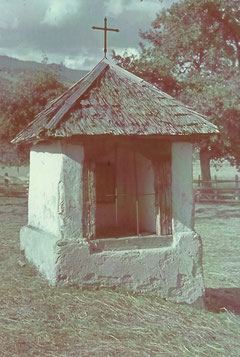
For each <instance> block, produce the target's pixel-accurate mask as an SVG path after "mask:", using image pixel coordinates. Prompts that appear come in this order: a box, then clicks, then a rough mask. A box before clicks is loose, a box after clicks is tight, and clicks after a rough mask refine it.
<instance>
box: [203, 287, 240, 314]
mask: <svg viewBox="0 0 240 357" xmlns="http://www.w3.org/2000/svg"><path fill="white" fill-rule="evenodd" d="M204 303H205V307H206V309H207V310H208V311H210V312H215V313H220V312H225V311H226V310H228V311H231V312H233V313H234V314H236V315H240V288H219V289H213V288H207V289H206V290H205V296H204Z"/></svg>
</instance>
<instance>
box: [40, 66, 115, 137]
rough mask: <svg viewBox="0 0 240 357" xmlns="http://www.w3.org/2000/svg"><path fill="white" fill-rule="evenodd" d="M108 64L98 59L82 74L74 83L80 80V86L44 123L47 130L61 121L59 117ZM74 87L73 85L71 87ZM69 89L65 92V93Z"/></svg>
mask: <svg viewBox="0 0 240 357" xmlns="http://www.w3.org/2000/svg"><path fill="white" fill-rule="evenodd" d="M108 66H109V64H108V63H106V62H105V61H103V60H102V61H100V62H99V63H98V64H97V65H96V66H95V67H94V68H93V69H92V71H91V72H89V73H88V74H87V75H86V76H84V77H83V78H82V79H81V80H80V81H78V82H77V83H76V85H77V84H79V83H80V82H81V83H82V85H81V86H80V88H78V89H77V90H76V91H75V92H74V93H72V94H71V95H70V96H69V97H68V98H67V99H66V101H65V103H64V104H63V106H61V108H60V109H59V110H58V111H57V113H56V114H54V116H53V117H52V119H51V120H50V121H49V122H48V123H47V124H46V126H45V128H46V129H47V130H51V129H53V128H54V127H55V126H57V125H58V123H59V122H60V121H61V119H62V118H63V117H64V115H65V114H66V113H67V112H68V110H69V109H70V108H71V106H72V105H73V104H75V103H76V101H77V100H79V98H80V97H81V96H82V95H84V94H85V93H86V91H87V90H88V89H89V88H90V86H91V85H92V84H93V82H94V81H95V80H96V79H97V78H98V77H99V75H101V74H102V73H103V72H104V71H105V70H106V69H107V67H108ZM71 88H74V85H73V86H72V87H71ZM69 91H70V89H69V90H68V91H66V92H65V94H67V93H68V92H69Z"/></svg>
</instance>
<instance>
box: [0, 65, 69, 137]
mask: <svg viewBox="0 0 240 357" xmlns="http://www.w3.org/2000/svg"><path fill="white" fill-rule="evenodd" d="M0 86H1V94H0V138H1V139H5V140H8V141H10V140H11V139H13V138H14V136H16V135H17V134H18V133H19V132H20V131H21V130H22V129H23V128H24V127H25V126H26V125H27V124H28V123H29V122H31V121H32V120H33V119H34V117H35V115H36V114H37V113H39V112H40V111H41V110H42V109H43V108H44V107H45V105H46V104H47V103H48V102H49V101H50V100H52V99H54V98H56V97H57V96H58V95H60V94H61V93H62V92H63V91H64V90H65V89H66V88H65V87H64V85H63V84H62V83H61V82H60V81H59V80H58V79H57V78H56V76H55V75H54V74H52V73H50V72H46V71H38V72H36V73H35V74H32V73H31V74H29V75H28V76H27V75H25V76H24V78H23V79H22V80H21V81H20V82H16V83H10V82H9V85H6V84H5V85H2V83H0Z"/></svg>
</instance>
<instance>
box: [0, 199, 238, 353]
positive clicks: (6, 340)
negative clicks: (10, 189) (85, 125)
mask: <svg viewBox="0 0 240 357" xmlns="http://www.w3.org/2000/svg"><path fill="white" fill-rule="evenodd" d="M26 214H27V204H26V199H24V198H3V197H1V198H0V266H1V280H0V292H1V293H0V300H1V304H0V355H1V356H3V357H17V356H21V357H22V356H23V357H25V356H26V357H28V356H38V357H45V356H49V357H50V356H51V357H53V356H54V357H56V356H57V357H58V356H61V357H70V356H83V357H84V356H99V357H102V356H104V357H105V356H109V357H110V356H121V357H122V356H126V357H138V356H139V357H140V356H141V357H142V356H150V357H151V356H166V357H168V356H169V357H170V356H177V357H201V356H205V357H209V356H211V357H212V356H213V357H215V356H216V357H218V356H219V357H224V356H233V357H237V356H239V355H240V338H239V335H240V259H239V257H240V234H239V232H240V220H239V218H240V212H239V206H223V205H222V206H217V207H216V206H213V205H198V206H197V207H196V230H197V231H198V232H199V233H200V234H201V235H202V239H203V244H204V258H203V266H204V276H205V285H206V297H205V301H206V306H207V310H197V309H196V308H194V307H190V306H185V305H176V304H172V303H169V302H166V301H164V300H161V299H160V298H153V297H148V296H133V295H129V294H125V293H116V292H113V291H107V290H104V291H81V290H80V289H78V288H77V287H75V286H71V287H68V288H51V287H49V286H48V285H47V283H46V281H45V280H44V279H42V278H41V277H40V276H39V275H38V274H37V273H36V271H35V270H34V269H33V268H32V267H30V266H29V265H28V264H27V265H26V264H25V263H24V257H23V256H22V255H21V253H20V251H19V229H20V227H21V226H22V225H24V224H25V223H26ZM227 310H229V311H227ZM212 311H214V312H212ZM216 312H220V313H216Z"/></svg>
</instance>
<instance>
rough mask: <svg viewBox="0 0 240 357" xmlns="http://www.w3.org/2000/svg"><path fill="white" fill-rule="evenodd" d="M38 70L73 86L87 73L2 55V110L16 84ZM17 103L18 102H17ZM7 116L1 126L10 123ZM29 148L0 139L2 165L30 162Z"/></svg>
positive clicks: (0, 91)
mask: <svg viewBox="0 0 240 357" xmlns="http://www.w3.org/2000/svg"><path fill="white" fill-rule="evenodd" d="M38 71H48V72H52V73H53V74H55V75H56V77H57V79H58V80H59V81H60V82H62V83H63V84H64V86H65V87H69V86H71V85H72V84H73V83H75V82H76V81H78V80H79V79H81V78H82V77H83V76H85V75H86V74H87V72H88V71H85V70H74V69H70V68H67V67H65V66H63V65H59V64H55V63H51V64H44V63H38V62H34V61H21V60H18V59H16V58H12V57H8V56H0V103H1V108H0V109H2V112H1V110H0V113H5V111H4V110H5V109H4V110H3V107H4V105H5V103H6V102H8V97H9V93H13V90H14V89H15V87H16V86H15V84H21V81H23V80H24V79H26V78H32V77H33V74H34V73H36V72H38ZM16 105H17V104H16ZM8 119H9V118H8V117H7V118H2V117H1V118H0V128H1V126H2V127H4V126H6V125H8V123H6V120H7V121H8ZM28 160H29V158H28V149H27V148H21V147H18V146H16V145H12V144H10V142H9V141H8V140H3V138H2V139H0V165H4V166H18V165H22V164H28Z"/></svg>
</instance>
